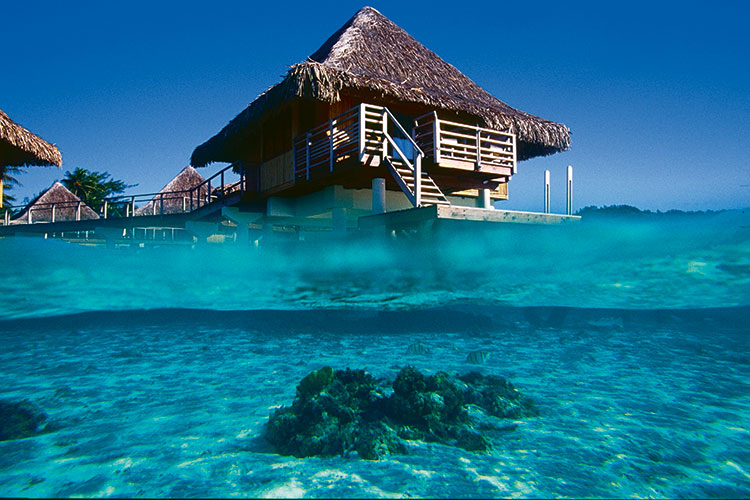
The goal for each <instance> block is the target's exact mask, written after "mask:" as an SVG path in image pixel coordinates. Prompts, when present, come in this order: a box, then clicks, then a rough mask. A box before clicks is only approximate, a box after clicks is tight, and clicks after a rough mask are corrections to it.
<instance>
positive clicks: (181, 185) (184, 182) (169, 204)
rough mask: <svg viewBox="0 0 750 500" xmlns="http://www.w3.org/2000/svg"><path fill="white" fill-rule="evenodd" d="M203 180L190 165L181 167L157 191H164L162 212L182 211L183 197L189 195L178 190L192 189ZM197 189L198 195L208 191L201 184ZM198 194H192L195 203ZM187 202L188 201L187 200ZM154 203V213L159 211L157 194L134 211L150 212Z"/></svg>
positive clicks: (203, 194) (139, 212) (159, 202)
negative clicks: (177, 172)
mask: <svg viewBox="0 0 750 500" xmlns="http://www.w3.org/2000/svg"><path fill="white" fill-rule="evenodd" d="M205 180H206V179H204V178H203V176H202V175H201V174H199V173H198V171H197V170H195V169H194V168H193V167H191V166H190V165H188V166H187V167H185V168H183V169H182V170H181V171H180V173H179V174H177V175H176V176H175V177H174V179H172V180H171V181H169V182H168V183H167V185H166V186H164V187H163V188H161V191H159V193H164V212H162V213H165V214H171V213H180V212H182V208H183V198H184V197H185V196H189V194H188V193H184V192H180V191H187V190H189V189H192V188H194V187H195V186H197V185H198V184H200V183H201V182H204V181H205ZM199 191H200V193H199V195H200V196H206V193H208V185H205V186H202V187H201V188H200V190H199ZM170 193H172V194H170ZM199 195H198V194H196V195H194V203H197V201H198V196H199ZM187 203H190V202H189V201H187ZM154 204H156V213H160V210H161V197H160V196H159V195H158V194H157V195H156V196H154V197H153V198H152V199H151V201H149V202H148V203H147V204H145V205H144V206H142V207H141V208H139V209H138V210H136V213H137V214H139V215H141V214H151V213H153V211H154Z"/></svg>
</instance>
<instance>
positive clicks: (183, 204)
mask: <svg viewBox="0 0 750 500" xmlns="http://www.w3.org/2000/svg"><path fill="white" fill-rule="evenodd" d="M185 205H187V200H186V199H185V196H183V197H182V213H183V214H184V213H185Z"/></svg>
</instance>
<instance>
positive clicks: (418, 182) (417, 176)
mask: <svg viewBox="0 0 750 500" xmlns="http://www.w3.org/2000/svg"><path fill="white" fill-rule="evenodd" d="M415 152H416V151H415ZM416 153H417V156H416V158H414V206H415V207H419V206H421V205H422V154H421V153H419V152H416Z"/></svg>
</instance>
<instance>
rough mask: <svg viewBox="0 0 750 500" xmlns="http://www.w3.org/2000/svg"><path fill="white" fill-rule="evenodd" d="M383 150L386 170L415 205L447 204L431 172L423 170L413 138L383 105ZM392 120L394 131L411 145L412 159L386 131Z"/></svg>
mask: <svg viewBox="0 0 750 500" xmlns="http://www.w3.org/2000/svg"><path fill="white" fill-rule="evenodd" d="M382 110H383V111H382V126H383V131H382V134H383V149H382V160H383V163H385V165H386V166H387V167H388V170H389V172H390V173H391V175H392V176H393V179H394V180H395V181H396V184H398V186H399V187H400V188H401V190H402V191H403V192H404V194H405V195H406V197H407V198H408V199H409V201H410V202H411V203H412V205H414V207H423V206H426V205H450V204H451V203H450V202H449V201H448V198H446V197H445V195H444V194H443V192H442V191H441V190H440V188H439V187H438V186H437V184H435V181H434V180H433V179H432V177H430V175H429V174H428V173H427V172H425V171H423V170H422V159H423V158H424V156H425V154H424V151H422V149H421V148H420V147H419V145H418V144H417V143H416V142H415V141H414V138H413V137H411V135H409V134H408V133H407V132H406V130H405V129H404V127H403V126H402V125H401V124H400V123H399V121H398V120H397V119H396V117H395V116H394V115H393V113H391V111H390V110H389V109H388V108H386V107H383V108H382ZM389 123H393V124H394V125H395V126H396V131H397V132H400V135H401V136H402V137H403V138H404V139H406V140H407V141H408V143H409V145H410V146H411V148H412V154H411V159H410V158H409V157H407V155H405V154H404V152H403V151H402V150H401V148H400V147H399V146H398V144H397V143H396V141H395V140H394V138H393V137H392V136H391V134H390V133H389V131H388V129H389V127H388V125H389Z"/></svg>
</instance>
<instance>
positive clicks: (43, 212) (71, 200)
mask: <svg viewBox="0 0 750 500" xmlns="http://www.w3.org/2000/svg"><path fill="white" fill-rule="evenodd" d="M80 201H81V199H80V198H79V197H78V196H76V195H74V194H73V193H71V192H70V190H68V188H66V187H65V186H63V185H62V184H61V183H60V182H55V183H54V184H52V186H50V188H49V189H47V190H46V191H45V192H43V193H42V194H40V195H39V196H37V197H36V198H35V199H34V200H33V201H32V202H31V203H29V204H28V205H26V207H25V208H24V209H23V210H22V211H21V212H20V213H19V214H18V215H16V216H15V217H14V218H13V221H11V224H26V222H27V221H28V213H29V210H31V218H32V222H38V221H47V222H49V221H51V220H52V207H51V206H50V205H48V204H49V203H54V204H55V221H56V222H58V221H66V220H76V211H77V209H78V202H80ZM98 218H99V216H98V215H97V213H96V212H94V211H93V210H92V209H91V207H89V206H88V205H86V204H85V203H83V202H81V220H87V219H98Z"/></svg>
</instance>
